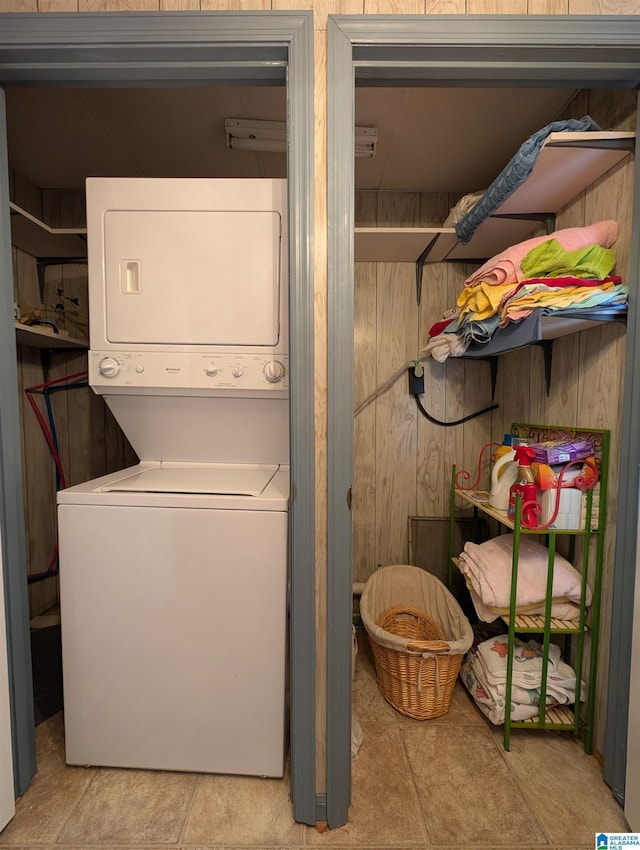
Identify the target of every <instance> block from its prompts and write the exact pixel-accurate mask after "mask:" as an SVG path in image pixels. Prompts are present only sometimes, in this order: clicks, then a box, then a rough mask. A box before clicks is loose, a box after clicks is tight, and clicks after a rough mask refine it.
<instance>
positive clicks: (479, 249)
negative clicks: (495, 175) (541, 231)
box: [355, 130, 635, 263]
mask: <svg viewBox="0 0 640 850" xmlns="http://www.w3.org/2000/svg"><path fill="white" fill-rule="evenodd" d="M634 142H635V133H633V132H621V131H617V130H603V131H596V132H582V133H572V132H568V131H564V132H560V133H551V134H550V135H549V136H548V137H547V139H546V140H545V143H544V145H543V146H542V147H541V149H540V152H539V153H538V156H537V158H536V162H535V165H534V168H533V171H532V173H531V174H530V175H529V177H528V178H527V180H526V181H525V182H524V183H522V184H521V185H520V186H518V188H517V189H516V190H515V191H514V192H513V193H512V194H511V195H510V196H509V197H508V198H507V199H506V200H505V201H504V202H503V203H502V204H501V206H500V207H499V208H498V209H497V210H496V211H495V212H494V213H493V215H492V216H490V217H489V218H487V219H485V221H483V222H482V224H480V225H479V226H478V228H477V229H476V231H475V233H474V235H473V237H472V239H471V241H470V242H469V243H468V244H467V245H462V244H460V243H458V241H457V238H456V236H455V231H454V230H453V229H452V228H437V227H435V228H434V227H430V228H380V229H379V230H380V231H382V232H381V234H380V235H381V239H380V245H378V243H377V242H376V241H375V239H374V238H373V235H372V234H373V233H375V232H378V229H376V228H369V227H367V228H356V229H355V258H356V261H371V262H383V261H388V262H416V261H417V260H418V258H419V257H420V255H421V254H422V252H423V251H424V250H425V248H426V247H427V246H428V245H429V243H430V241H431V239H432V238H433V236H434V235H436V234H437V233H438V232H439V233H440V234H441V235H442V237H443V241H442V242H441V241H440V240H439V239H438V240H436V241H435V242H434V244H433V246H432V249H431V250H430V251H429V253H428V256H427V257H426V262H429V263H437V262H442V261H443V260H461V261H465V262H472V261H478V262H481V261H484V260H487V259H489V258H490V257H493V256H494V255H496V254H498V253H499V252H500V251H503V250H504V249H505V248H508V247H509V246H510V245H515V244H516V243H518V242H522V241H523V240H524V239H527V238H528V237H530V236H531V235H532V234H533V232H534V231H535V230H536V228H537V227H539V225H540V222H541V221H544V218H545V216H548V217H550V218H552V217H553V216H555V214H556V213H557V212H559V211H560V210H561V209H562V208H563V207H565V206H566V205H567V204H568V203H569V202H570V201H572V200H573V199H574V198H575V197H577V196H578V195H579V194H580V192H583V191H584V190H585V189H586V188H587V187H589V186H590V185H591V184H592V183H594V182H595V181H596V180H598V179H599V178H600V177H602V176H603V175H604V174H606V173H607V171H609V170H610V169H612V168H614V167H615V166H617V165H619V164H620V163H621V162H622V161H623V160H624V159H626V158H627V157H629V156H630V155H631V152H632V151H633V147H634ZM502 216H507V217H506V218H502ZM510 216H514V218H510ZM528 216H531V218H529V217H528ZM421 231H422V232H421ZM406 236H410V237H411V238H409V239H405V237H406ZM413 236H417V237H418V239H417V241H414V239H413ZM383 244H384V250H383V249H382V247H381V246H382V245H383Z"/></svg>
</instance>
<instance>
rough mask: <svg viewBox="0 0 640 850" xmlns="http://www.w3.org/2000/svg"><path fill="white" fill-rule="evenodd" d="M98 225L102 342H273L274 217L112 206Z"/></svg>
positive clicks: (277, 280)
mask: <svg viewBox="0 0 640 850" xmlns="http://www.w3.org/2000/svg"><path fill="white" fill-rule="evenodd" d="M103 227H104V240H105V257H104V264H105V266H104V272H105V275H106V286H105V295H104V297H105V309H106V328H105V330H106V337H107V340H108V342H110V343H111V344H117V345H122V346H126V345H131V344H134V345H135V344H175V345H222V346H233V347H234V348H239V347H242V346H251V347H257V346H271V347H273V346H276V345H277V344H278V342H279V338H280V321H279V313H280V298H281V268H280V265H281V264H280V241H281V233H282V220H281V216H280V214H279V213H278V212H276V211H267V210H263V211H246V210H245V211H229V210H213V211H212V210H171V209H166V210H131V209H130V210H118V209H110V210H107V211H106V213H105V215H104V221H103Z"/></svg>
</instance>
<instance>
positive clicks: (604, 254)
mask: <svg viewBox="0 0 640 850" xmlns="http://www.w3.org/2000/svg"><path fill="white" fill-rule="evenodd" d="M615 264H616V253H615V251H613V250H612V249H611V248H602V247H601V246H600V245H589V246H588V247H587V248H579V249H578V250H576V251H565V249H564V248H563V247H562V245H561V244H560V243H559V242H558V240H557V239H549V240H548V241H547V242H543V243H542V245H538V246H537V247H536V248H532V249H531V251H529V253H528V254H527V255H526V257H524V258H523V260H522V262H521V263H520V268H521V269H522V272H523V274H524V275H525V278H532V277H562V276H563V275H573V276H574V277H585V278H586V277H589V278H596V279H597V280H604V278H605V277H607V276H608V275H610V274H611V272H612V270H613V267H614V266H615Z"/></svg>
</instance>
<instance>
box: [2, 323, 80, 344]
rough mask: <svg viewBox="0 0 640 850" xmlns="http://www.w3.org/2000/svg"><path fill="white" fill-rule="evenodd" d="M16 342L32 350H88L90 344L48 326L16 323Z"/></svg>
mask: <svg viewBox="0 0 640 850" xmlns="http://www.w3.org/2000/svg"><path fill="white" fill-rule="evenodd" d="M15 327H16V342H17V344H18V345H30V346H31V347H32V348H88V347H89V346H88V344H87V343H86V342H84V341H83V340H80V339H75V338H74V337H72V336H69V334H68V333H67V332H66V331H58V333H54V332H53V330H52V329H51V328H49V327H47V326H38V325H36V326H34V325H23V324H22V323H21V322H15Z"/></svg>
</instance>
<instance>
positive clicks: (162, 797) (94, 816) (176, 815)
mask: <svg viewBox="0 0 640 850" xmlns="http://www.w3.org/2000/svg"><path fill="white" fill-rule="evenodd" d="M198 779H199V776H198V775H197V774H192V773H165V772H159V771H150V770H113V769H110V768H109V769H102V770H99V771H98V772H97V773H96V776H95V778H94V779H93V782H92V783H91V785H90V786H89V788H88V789H87V791H86V793H85V795H84V797H83V798H82V800H81V801H80V803H79V804H78V805H77V806H76V808H75V809H74V811H73V813H72V814H71V817H70V818H69V820H68V821H67V823H66V825H65V827H64V829H63V830H62V832H61V833H60V835H59V838H58V841H59V842H60V843H64V844H85V843H87V844H98V843H99V844H107V843H109V842H113V843H114V844H138V843H144V844H153V843H156V842H157V843H161V844H164V843H167V842H173V843H175V842H177V841H179V840H180V837H181V834H182V828H183V826H184V822H185V819H186V816H187V812H188V808H189V806H190V805H191V801H192V799H193V794H194V791H195V788H196V785H197V783H198Z"/></svg>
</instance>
